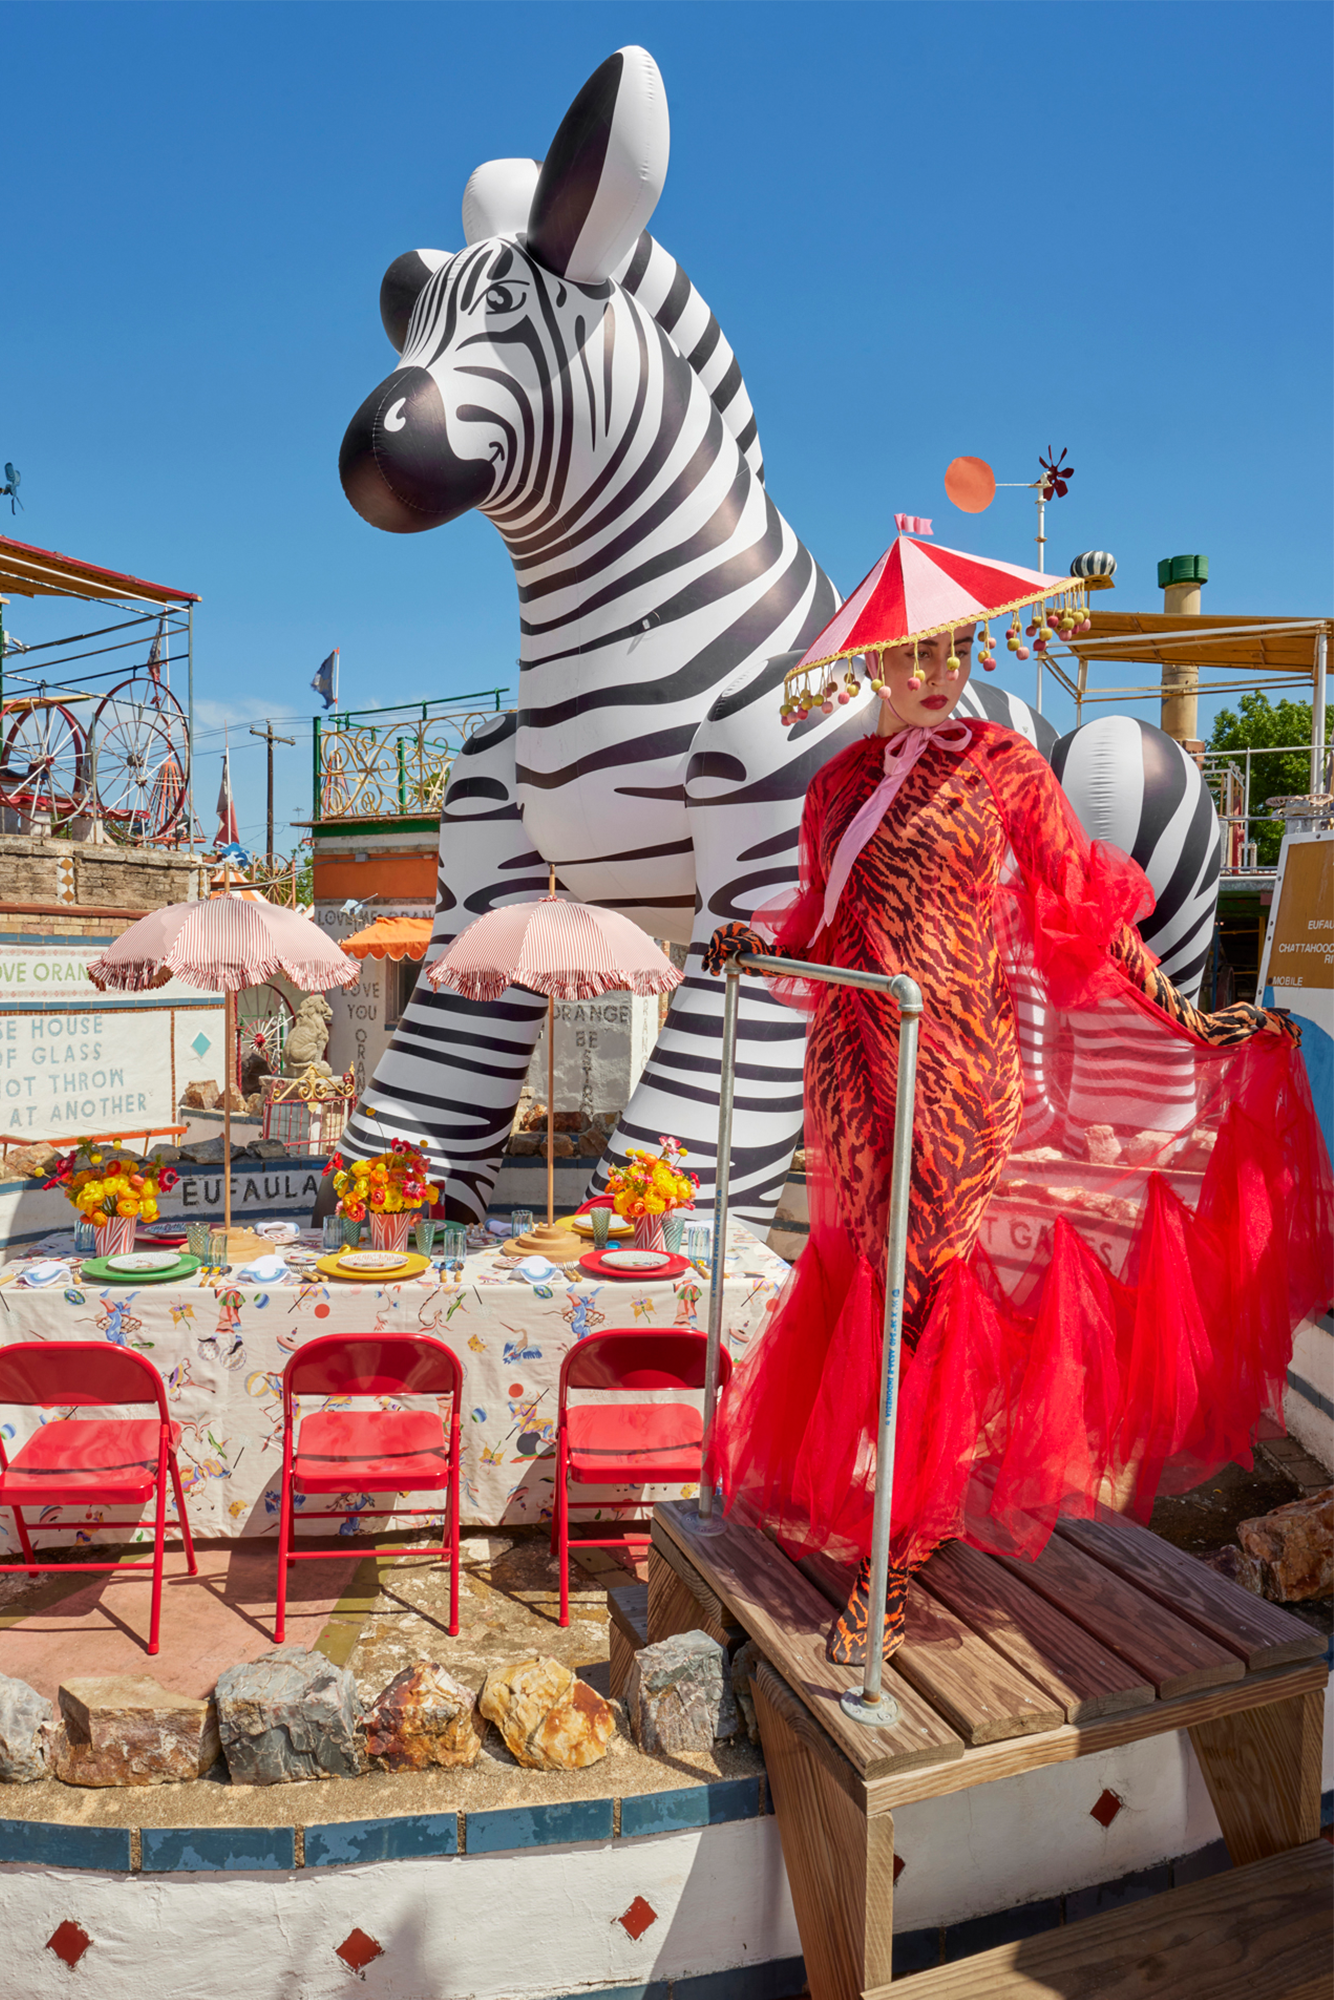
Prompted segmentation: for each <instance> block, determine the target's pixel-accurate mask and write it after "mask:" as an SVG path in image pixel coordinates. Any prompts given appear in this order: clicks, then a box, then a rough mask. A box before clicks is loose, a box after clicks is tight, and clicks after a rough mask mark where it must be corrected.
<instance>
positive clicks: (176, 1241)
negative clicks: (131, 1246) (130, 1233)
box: [134, 1229, 185, 1250]
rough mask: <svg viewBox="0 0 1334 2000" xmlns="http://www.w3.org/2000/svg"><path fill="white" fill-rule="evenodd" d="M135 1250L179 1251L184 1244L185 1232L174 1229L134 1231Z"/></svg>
mask: <svg viewBox="0 0 1334 2000" xmlns="http://www.w3.org/2000/svg"><path fill="white" fill-rule="evenodd" d="M134 1242H135V1248H136V1249H139V1250H179V1249H180V1247H181V1245H182V1244H183V1243H184V1242H185V1231H184V1230H183V1229H182V1230H180V1231H179V1232H178V1231H177V1230H175V1229H136V1230H135V1232H134Z"/></svg>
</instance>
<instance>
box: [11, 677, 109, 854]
mask: <svg viewBox="0 0 1334 2000" xmlns="http://www.w3.org/2000/svg"><path fill="white" fill-rule="evenodd" d="M0 727H2V728H3V732H4V734H3V744H2V746H0V806H5V807H8V808H9V809H10V810H11V811H13V812H18V813H22V814H23V815H24V816H25V817H26V818H28V819H50V820H51V821H52V823H56V822H58V821H61V820H67V819H71V818H73V817H74V815H75V814H77V813H79V812H81V811H82V810H83V809H84V806H85V804H86V801H87V795H88V782H89V779H88V762H87V743H86V740H85V737H84V733H83V731H82V729H81V728H80V727H79V724H78V722H77V721H76V719H75V717H74V716H73V714H72V713H71V712H70V710H69V709H68V708H66V707H65V705H64V703H63V702H60V701H56V700H54V699H52V698H49V697H47V696H45V695H33V696H28V697H25V698H24V699H22V700H20V701H7V702H6V703H5V705H4V717H3V723H2V724H0Z"/></svg>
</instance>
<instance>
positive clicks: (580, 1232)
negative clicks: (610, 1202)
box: [556, 1214, 635, 1242]
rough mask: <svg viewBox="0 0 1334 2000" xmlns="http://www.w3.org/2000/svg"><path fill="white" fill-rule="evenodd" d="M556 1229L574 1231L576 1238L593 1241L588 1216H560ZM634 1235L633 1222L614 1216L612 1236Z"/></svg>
mask: <svg viewBox="0 0 1334 2000" xmlns="http://www.w3.org/2000/svg"><path fill="white" fill-rule="evenodd" d="M556 1227H557V1229H572V1230H573V1231H574V1233H575V1235H576V1236H587V1237H588V1239H589V1241H590V1242H591V1241H592V1238H593V1225H592V1223H591V1222H590V1221H589V1219H588V1217H587V1216H586V1215H558V1216H557V1217H556ZM634 1233H635V1225H634V1223H633V1222H627V1220H626V1218H625V1217H624V1216H623V1215H615V1214H613V1216H612V1218H611V1230H610V1234H611V1235H612V1236H633V1235H634Z"/></svg>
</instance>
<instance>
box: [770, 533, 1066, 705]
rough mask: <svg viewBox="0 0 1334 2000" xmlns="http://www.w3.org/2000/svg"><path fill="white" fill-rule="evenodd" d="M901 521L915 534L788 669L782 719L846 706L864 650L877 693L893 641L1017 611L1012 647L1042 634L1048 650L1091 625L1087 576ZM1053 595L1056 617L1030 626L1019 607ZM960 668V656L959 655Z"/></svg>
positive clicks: (1024, 652) (1039, 648)
mask: <svg viewBox="0 0 1334 2000" xmlns="http://www.w3.org/2000/svg"><path fill="white" fill-rule="evenodd" d="M895 521H896V523H897V525H898V527H899V528H900V529H901V530H902V529H907V528H912V529H915V530H916V531H917V532H916V533H913V534H909V533H900V534H899V535H898V536H897V537H896V538H895V540H894V541H893V542H892V543H891V544H890V546H889V548H888V549H886V551H885V553H884V555H882V556H881V558H880V560H879V562H878V563H877V564H876V565H875V568H874V569H873V570H872V571H871V572H870V574H869V575H868V576H866V577H864V578H863V579H862V581H861V583H859V584H858V586H857V588H856V590H854V591H853V593H852V595H851V597H850V598H849V599H848V600H847V602H846V603H845V604H842V605H840V606H839V609H838V610H837V611H836V612H835V613H834V616H833V617H832V618H831V619H830V621H829V623H828V624H827V625H826V626H825V628H824V630H823V632H821V634H820V635H819V637H818V638H817V639H816V640H815V642H814V643H813V644H812V645H811V646H809V647H808V648H807V650H806V652H805V654H804V655H803V657H802V659H801V660H800V661H799V662H798V664H797V665H796V666H795V667H793V668H792V670H791V672H790V673H788V674H787V676H786V677H785V682H784V691H783V720H784V721H785V722H800V721H803V720H804V719H805V717H806V716H807V715H809V714H810V713H811V712H812V710H814V709H823V710H824V711H825V712H826V713H829V712H830V711H831V710H832V709H833V708H834V707H835V706H836V705H837V704H839V703H841V702H847V701H849V700H850V699H851V698H852V696H853V695H855V694H856V693H857V691H858V678H857V674H856V672H855V671H854V669H853V667H852V665H851V662H852V661H854V660H856V659H857V658H859V657H860V658H862V659H863V660H864V662H865V670H866V676H867V679H868V680H869V681H870V684H871V686H872V687H873V688H874V689H875V690H876V692H877V693H878V692H879V690H880V687H881V675H880V670H879V664H878V660H879V655H880V654H882V653H884V652H887V651H888V650H889V649H890V648H892V647H897V646H911V645H914V644H915V643H916V642H917V641H918V640H920V639H930V638H934V637H935V635H936V634H937V633H938V632H957V631H962V630H964V629H965V628H967V627H970V626H974V625H976V624H977V623H978V622H979V621H986V620H989V619H992V618H1003V617H1005V616H1006V615H1007V614H1009V615H1010V618H1011V624H1010V629H1009V632H1008V634H1007V636H1006V645H1007V646H1008V648H1009V650H1010V651H1011V652H1012V653H1015V654H1016V655H1017V656H1018V657H1019V658H1020V659H1021V660H1026V659H1027V658H1028V652H1029V649H1028V647H1027V646H1025V645H1024V644H1023V643H1022V638H1023V636H1027V637H1029V638H1031V639H1032V640H1033V650H1034V651H1035V652H1038V653H1045V652H1046V650H1047V646H1048V643H1049V641H1050V640H1051V639H1052V638H1054V637H1055V636H1056V635H1057V633H1058V632H1059V633H1060V634H1061V635H1062V636H1064V637H1067V638H1068V637H1069V636H1070V635H1071V634H1072V633H1074V632H1077V631H1080V630H1082V629H1086V627H1085V621H1086V620H1087V617H1088V605H1087V600H1086V596H1085V589H1084V585H1083V582H1082V581H1081V579H1080V578H1078V577H1071V576H1041V575H1039V573H1038V572H1037V570H1032V569H1020V568H1018V567H1017V566H1016V565H1015V564H1014V563H1003V562H997V561H996V560H995V559H994V558H993V557H991V556H970V555H965V554H963V552H962V551H961V550H959V549H946V548H941V547H940V546H939V545H938V544H936V543H935V542H926V541H923V540H921V539H920V536H921V535H922V534H923V533H925V534H927V535H929V534H930V532H931V523H930V522H929V521H919V520H918V519H916V517H914V516H911V515H906V514H897V515H896V516H895ZM1049 598H1056V599H1058V600H1059V605H1058V608H1057V610H1056V612H1055V614H1054V616H1055V623H1054V624H1052V623H1049V622H1048V616H1047V614H1046V612H1045V611H1044V612H1043V614H1042V615H1041V617H1040V620H1039V621H1038V622H1035V623H1033V624H1032V625H1030V626H1029V628H1028V632H1027V634H1026V635H1024V634H1022V633H1021V628H1020V623H1019V616H1018V614H1019V612H1020V611H1021V610H1022V609H1023V608H1024V606H1025V605H1029V604H1039V603H1043V602H1045V600H1047V599H1049ZM978 658H979V660H980V661H981V664H982V665H983V666H984V667H985V668H987V669H988V671H989V670H990V669H991V668H993V667H994V666H995V664H996V660H995V641H994V640H993V638H992V636H991V632H990V630H989V629H988V628H986V626H985V623H984V631H983V637H982V645H981V650H980V652H979V654H978ZM839 661H847V662H849V665H848V667H847V669H846V671H845V673H844V676H843V679H842V680H841V681H840V680H839V678H838V676H837V675H836V674H834V673H832V672H831V671H830V669H832V668H834V667H836V666H837V664H838V663H839ZM952 664H953V667H954V668H955V669H956V670H957V667H958V660H957V659H954V658H953V656H952Z"/></svg>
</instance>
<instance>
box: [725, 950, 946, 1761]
mask: <svg viewBox="0 0 1334 2000" xmlns="http://www.w3.org/2000/svg"><path fill="white" fill-rule="evenodd" d="M743 972H761V973H768V974H773V975H776V976H777V977H779V978H781V979H812V980H815V981H817V982H818V983H819V984H821V985H823V986H853V987H857V988H858V989H860V990H861V991H862V992H865V993H883V994H884V995H885V996H886V998H887V999H890V1000H893V1001H894V1002H895V1003H896V1005H897V1006H898V1010H899V1021H900V1029H899V1067H898V1083H897V1090H896V1095H895V1103H894V1145H893V1153H892V1165H891V1171H890V1182H889V1226H888V1231H887V1234H886V1243H885V1331H884V1340H883V1342H882V1345H881V1353H880V1435H879V1438H878V1441H877V1450H876V1468H875V1512H874V1515H873V1517H872V1525H871V1583H870V1590H871V1621H870V1626H871V1635H872V1642H871V1643H870V1644H868V1646H867V1651H866V1670H865V1673H864V1675H863V1678H862V1686H861V1691H860V1693H858V1692H857V1690H856V1689H853V1688H849V1689H848V1691H847V1692H846V1693H845V1694H844V1696H843V1697H842V1707H843V1710H844V1712H845V1713H846V1714H847V1715H849V1716H851V1717H853V1718H854V1719H855V1720H856V1721H858V1722H864V1723H867V1724H868V1725H870V1726H872V1727H874V1728H887V1727H891V1726H892V1725H893V1724H894V1723H895V1722H896V1721H897V1720H898V1715H899V1705H898V1703H897V1702H896V1701H895V1700H894V1698H893V1696H892V1695H886V1694H884V1693H883V1691H882V1682H883V1677H884V1649H883V1646H882V1644H881V1643H880V1641H879V1632H880V1623H879V1618H878V1615H877V1607H878V1606H880V1605H883V1603H884V1601H885V1590H886V1586H887V1584H888V1581H889V1536H890V1510H891V1503H892V1500H893V1494H894V1435H895V1425H896V1420H897V1416H898V1394H899V1358H900V1349H901V1346H902V1337H903V1284H904V1273H905V1270H906V1268H907V1261H908V1190H909V1187H910V1185H911V1179H912V1132H913V1101H914V1098H915V1096H916V1093H917V1030H918V1024H919V1022H920V1020H921V1017H922V991H921V988H920V987H919V986H918V985H917V983H916V981H915V980H912V979H910V978H909V977H908V975H907V974H906V973H903V972H896V973H885V972H858V971H854V970H853V969H852V968H851V967H848V966H841V965H812V964H810V963H809V962H808V961H807V960H805V959H800V958H769V957H768V956H767V955H764V954H761V953H758V952H743V953H742V954H741V956H740V957H739V958H735V959H732V960H731V961H730V962H729V963H728V965H727V966H726V967H725V969H724V977H725V979H726V982H727V986H726V991H725V993H724V996H723V1047H722V1073H721V1076H720V1079H719V1090H718V1161H717V1167H716V1177H715V1183H714V1198H713V1264H712V1276H711V1281H710V1288H709V1343H708V1351H707V1360H706V1362H705V1370H704V1451H705V1465H701V1469H700V1482H699V1500H698V1503H697V1506H698V1521H697V1524H696V1526H697V1531H698V1532H699V1533H700V1534H705V1535H707V1534H718V1533H719V1532H720V1531H721V1529H722V1526H723V1523H722V1521H721V1519H720V1518H719V1517H718V1516H716V1515H715V1514H714V1511H713V1486H712V1483H711V1481H710V1480H709V1478H708V1477H707V1475H706V1470H705V1466H706V1464H707V1454H708V1451H709V1448H710V1440H711V1433H712V1429H713V1421H714V1416H715V1414H716V1412H717V1405H718V1358H719V1354H720V1352H721V1348H722V1334H723V1273H724V1270H725V1268H726V1255H727V1202H728V1181H729V1179H730V1176H731V1167H732V1106H733V1098H734V1095H735V1090H736V1035H737V1013H738V1005H739V1000H740V990H741V975H742V973H743Z"/></svg>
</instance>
